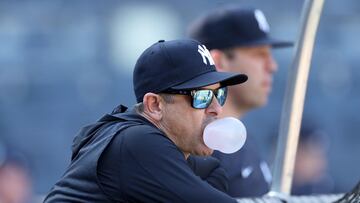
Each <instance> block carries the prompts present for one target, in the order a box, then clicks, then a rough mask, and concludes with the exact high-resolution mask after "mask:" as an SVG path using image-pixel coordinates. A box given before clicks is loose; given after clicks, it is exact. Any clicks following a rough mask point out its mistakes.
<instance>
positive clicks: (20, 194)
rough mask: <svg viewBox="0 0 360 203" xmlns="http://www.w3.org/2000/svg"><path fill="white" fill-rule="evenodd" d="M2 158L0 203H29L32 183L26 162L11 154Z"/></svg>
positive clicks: (18, 155) (0, 167) (0, 166)
mask: <svg viewBox="0 0 360 203" xmlns="http://www.w3.org/2000/svg"><path fill="white" fill-rule="evenodd" d="M4 158H5V159H4V160H1V161H2V163H0V203H30V202H31V198H32V197H31V196H32V195H31V194H32V181H31V177H30V174H29V170H28V166H27V163H26V160H24V159H23V157H22V156H20V154H15V153H13V152H11V154H9V153H8V152H7V153H6V155H5V157H4Z"/></svg>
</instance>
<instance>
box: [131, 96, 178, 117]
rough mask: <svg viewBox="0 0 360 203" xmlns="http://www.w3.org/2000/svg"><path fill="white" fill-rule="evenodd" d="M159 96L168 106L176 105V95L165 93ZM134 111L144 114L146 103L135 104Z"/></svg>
mask: <svg viewBox="0 0 360 203" xmlns="http://www.w3.org/2000/svg"><path fill="white" fill-rule="evenodd" d="M159 95H160V97H161V98H162V99H163V100H164V101H165V103H168V104H172V103H174V95H172V94H165V93H160V94H159ZM134 109H135V110H136V111H137V112H138V113H143V112H144V103H143V102H140V103H137V104H135V106H134Z"/></svg>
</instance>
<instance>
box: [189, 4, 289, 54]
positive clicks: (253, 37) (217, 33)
mask: <svg viewBox="0 0 360 203" xmlns="http://www.w3.org/2000/svg"><path fill="white" fill-rule="evenodd" d="M269 31H270V27H269V24H268V22H267V20H266V18H265V15H264V14H263V12H262V11H261V10H259V9H245V8H241V7H225V8H222V9H218V10H215V11H213V12H210V13H208V14H207V15H205V16H203V17H202V18H199V19H198V20H197V21H195V22H194V23H193V24H192V25H190V27H189V30H188V35H189V37H191V38H193V39H196V40H198V41H199V42H201V43H203V44H204V45H205V46H206V47H208V48H209V49H210V50H211V49H225V48H232V47H238V46H257V45H271V46H272V47H273V48H278V47H288V46H292V45H293V43H292V42H289V41H282V40H278V39H274V38H272V37H270V36H269Z"/></svg>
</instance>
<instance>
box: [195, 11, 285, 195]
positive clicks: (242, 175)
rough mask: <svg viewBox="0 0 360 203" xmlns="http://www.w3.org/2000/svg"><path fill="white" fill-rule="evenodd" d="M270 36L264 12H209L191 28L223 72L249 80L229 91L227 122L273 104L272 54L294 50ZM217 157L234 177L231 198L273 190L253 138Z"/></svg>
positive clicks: (231, 180)
mask: <svg viewBox="0 0 360 203" xmlns="http://www.w3.org/2000/svg"><path fill="white" fill-rule="evenodd" d="M269 31H270V27H269V24H268V23H267V21H266V18H265V16H264V14H263V13H262V12H261V11H260V10H258V9H243V8H239V7H227V8H222V9H219V10H216V11H214V12H211V13H208V14H207V15H205V16H203V17H201V18H199V19H198V20H196V21H195V22H194V23H193V24H192V25H191V26H190V29H189V36H190V37H191V38H194V39H196V40H198V41H200V42H201V43H203V44H205V46H206V47H208V49H210V53H211V55H212V57H213V58H214V61H215V64H216V68H217V70H218V71H229V72H241V73H245V74H247V75H248V76H249V81H248V82H247V83H246V84H244V85H241V86H233V87H230V88H229V95H228V100H227V103H226V104H225V106H224V109H223V113H222V115H221V116H222V117H226V116H232V117H236V118H239V119H241V118H242V117H243V116H244V115H245V114H246V113H247V112H248V111H250V110H252V109H255V108H258V107H262V106H264V105H265V104H266V103H267V101H268V97H269V94H270V92H271V87H272V78H273V74H274V73H275V72H276V70H277V63H276V61H275V59H274V58H273V57H272V54H271V49H272V48H280V47H288V46H291V45H292V43H290V42H285V41H279V40H276V39H273V38H271V37H270V36H269ZM213 156H214V157H217V158H218V159H220V161H221V164H222V166H223V167H224V168H225V169H226V170H227V172H228V175H229V180H230V182H229V194H230V195H231V196H234V197H253V196H261V195H264V194H265V193H267V192H268V191H269V185H270V182H271V173H270V170H269V167H268V165H267V163H266V162H265V161H264V160H263V159H262V158H261V157H260V155H259V153H258V150H257V148H256V145H255V144H254V143H253V140H252V137H251V136H248V140H247V142H246V143H245V146H244V147H243V148H242V149H241V150H239V151H238V152H236V153H233V154H230V155H228V154H226V155H225V154H222V153H220V152H218V151H215V152H214V154H213Z"/></svg>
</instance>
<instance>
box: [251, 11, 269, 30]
mask: <svg viewBox="0 0 360 203" xmlns="http://www.w3.org/2000/svg"><path fill="white" fill-rule="evenodd" d="M254 15H255V18H256V21H257V22H258V25H259V28H260V30H262V31H264V32H269V31H270V26H269V24H268V22H267V21H266V18H265V15H264V13H263V12H261V11H260V10H258V9H256V10H255V11H254Z"/></svg>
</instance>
